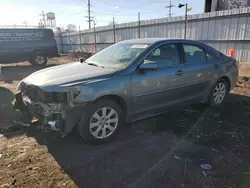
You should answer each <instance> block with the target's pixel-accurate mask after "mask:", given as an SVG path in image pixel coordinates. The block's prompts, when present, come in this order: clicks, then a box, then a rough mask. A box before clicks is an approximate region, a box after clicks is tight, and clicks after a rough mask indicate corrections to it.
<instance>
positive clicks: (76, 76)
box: [23, 62, 117, 87]
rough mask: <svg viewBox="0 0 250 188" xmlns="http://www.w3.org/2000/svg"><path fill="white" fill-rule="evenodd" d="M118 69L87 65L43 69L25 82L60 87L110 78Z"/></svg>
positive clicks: (76, 64)
mask: <svg viewBox="0 0 250 188" xmlns="http://www.w3.org/2000/svg"><path fill="white" fill-rule="evenodd" d="M116 71H117V69H111V68H101V67H96V66H92V65H88V64H86V63H80V62H76V63H70V64H64V65H59V66H54V67H51V68H46V69H42V70H40V71H37V72H34V73H33V74H31V75H29V76H28V77H26V78H25V79H24V80H23V81H24V82H26V83H28V84H32V85H36V86H39V87H46V86H53V85H55V86H58V85H62V84H70V83H72V82H79V81H85V80H91V79H95V78H96V79H98V77H102V76H105V75H107V76H110V75H111V74H112V73H114V72H116Z"/></svg>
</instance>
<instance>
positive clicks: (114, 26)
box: [113, 17, 115, 43]
mask: <svg viewBox="0 0 250 188" xmlns="http://www.w3.org/2000/svg"><path fill="white" fill-rule="evenodd" d="M113 32H114V43H115V17H113Z"/></svg>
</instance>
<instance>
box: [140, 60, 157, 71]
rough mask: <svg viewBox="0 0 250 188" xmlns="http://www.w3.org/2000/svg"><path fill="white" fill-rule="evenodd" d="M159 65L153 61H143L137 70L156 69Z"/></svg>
mask: <svg viewBox="0 0 250 188" xmlns="http://www.w3.org/2000/svg"><path fill="white" fill-rule="evenodd" d="M158 68H159V66H158V65H157V63H156V62H155V61H144V62H143V63H142V64H141V65H140V67H139V70H141V71H145V70H157V69H158Z"/></svg>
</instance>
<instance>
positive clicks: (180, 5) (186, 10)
mask: <svg viewBox="0 0 250 188" xmlns="http://www.w3.org/2000/svg"><path fill="white" fill-rule="evenodd" d="M184 6H186V9H185V29H184V39H186V38H187V12H188V4H187V3H186V4H179V6H178V8H182V7H184Z"/></svg>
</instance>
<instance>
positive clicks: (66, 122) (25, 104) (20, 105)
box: [14, 92, 84, 135]
mask: <svg viewBox="0 0 250 188" xmlns="http://www.w3.org/2000/svg"><path fill="white" fill-rule="evenodd" d="M14 108H16V109H18V110H20V111H21V112H24V113H28V114H29V115H30V116H31V117H35V118H37V119H38V120H39V122H40V125H41V126H50V127H51V128H52V129H53V130H56V131H60V132H61V133H62V134H63V135H68V134H69V133H70V132H71V131H72V130H73V128H74V127H75V125H76V124H77V123H78V122H79V120H80V117H81V115H82V112H83V108H84V107H83V106H75V107H70V106H69V105H67V104H65V103H49V104H45V103H42V102H37V101H31V100H30V99H28V98H27V97H23V96H22V93H21V92H18V93H17V94H16V95H15V102H14Z"/></svg>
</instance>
